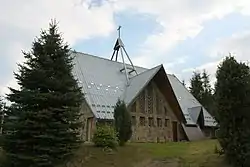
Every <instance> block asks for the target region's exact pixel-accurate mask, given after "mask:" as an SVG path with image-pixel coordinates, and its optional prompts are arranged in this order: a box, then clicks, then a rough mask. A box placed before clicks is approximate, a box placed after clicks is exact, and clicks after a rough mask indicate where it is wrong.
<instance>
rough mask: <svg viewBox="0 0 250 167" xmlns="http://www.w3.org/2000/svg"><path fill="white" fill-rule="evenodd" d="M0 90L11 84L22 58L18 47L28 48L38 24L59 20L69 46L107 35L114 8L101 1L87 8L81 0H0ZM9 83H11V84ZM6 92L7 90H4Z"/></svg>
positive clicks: (110, 29)
mask: <svg viewBox="0 0 250 167" xmlns="http://www.w3.org/2000/svg"><path fill="white" fill-rule="evenodd" d="M0 2H1V6H0V11H1V15H0V28H1V32H0V39H1V40H0V49H1V55H0V59H1V65H0V66H1V67H0V68H1V72H0V75H1V78H0V94H4V93H6V91H7V90H8V89H6V85H14V86H16V85H15V84H12V83H13V82H14V79H13V75H12V73H13V71H16V70H17V65H16V63H17V62H22V61H23V55H22V54H21V50H28V49H29V48H30V47H31V43H32V42H33V39H34V37H35V36H38V35H39V34H40V31H41V28H44V29H46V28H47V27H48V23H49V22H50V20H51V19H54V18H56V19H57V21H59V31H60V32H62V33H63V37H64V38H65V41H67V42H68V43H69V44H70V45H71V46H72V45H74V44H75V43H76V42H77V41H78V40H82V39H90V38H92V37H96V36H107V35H109V34H110V33H111V32H112V31H114V30H115V27H116V26H115V22H114V18H113V17H114V10H113V9H112V5H111V4H109V3H107V2H104V3H102V5H101V6H92V7H91V8H89V2H88V1H82V0H53V1H51V0H42V1H39V0H26V1H22V2H21V1H17V0H9V1H3V0H0ZM10 83H11V84H10ZM7 92H8V91H7Z"/></svg>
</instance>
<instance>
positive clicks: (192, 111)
mask: <svg viewBox="0 0 250 167" xmlns="http://www.w3.org/2000/svg"><path fill="white" fill-rule="evenodd" d="M168 78H169V81H170V83H171V85H172V88H173V90H174V93H175V96H176V97H177V99H178V102H179V105H180V107H181V109H182V112H183V114H184V116H185V119H186V121H187V124H190V125H192V124H196V121H197V119H198V116H199V114H200V112H203V115H204V124H205V126H216V125H217V123H216V122H215V119H214V118H213V117H212V116H211V115H210V114H209V113H208V111H207V110H206V109H205V108H204V107H203V106H202V105H201V104H200V103H199V102H198V100H197V99H196V98H195V97H194V96H193V95H192V94H191V93H190V92H189V91H188V90H187V88H186V87H185V86H183V84H182V83H181V82H180V80H179V79H178V78H177V77H176V76H175V75H170V74H169V75H168ZM201 108H202V110H201Z"/></svg>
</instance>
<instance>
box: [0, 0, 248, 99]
mask: <svg viewBox="0 0 250 167" xmlns="http://www.w3.org/2000/svg"><path fill="white" fill-rule="evenodd" d="M0 4H1V5H0V11H1V14H0V51H1V54H0V95H4V94H6V93H8V92H9V89H8V87H17V82H16V80H15V79H14V75H13V72H17V71H18V66H17V63H22V62H24V61H25V59H24V57H23V54H22V51H29V50H30V49H31V45H32V42H33V41H34V39H35V37H37V36H39V35H40V32H41V30H44V29H47V28H48V25H49V23H50V21H51V19H56V20H57V21H58V22H59V31H60V32H62V35H63V38H64V40H65V42H67V43H68V44H70V47H71V48H72V49H74V50H76V51H79V52H84V53H88V54H93V55H96V56H100V57H105V58H109V59H110V58H111V54H112V51H113V46H114V43H115V41H116V38H117V27H118V26H119V25H121V26H122V28H121V37H122V40H123V42H124V44H125V48H126V50H127V52H128V54H129V56H130V58H131V59H132V62H133V64H135V65H137V66H142V67H146V68H152V67H154V66H156V65H159V64H163V65H164V67H165V70H166V72H167V73H170V74H175V75H176V76H177V77H178V78H179V79H180V80H185V82H186V83H187V84H188V82H189V79H190V77H191V76H192V72H193V71H197V70H198V71H202V70H203V69H205V70H206V71H207V72H208V73H209V75H210V78H211V82H212V83H214V82H215V80H216V78H215V73H216V68H217V66H218V65H219V63H220V62H221V61H222V60H223V58H224V57H225V56H227V55H228V54H229V52H230V53H231V54H232V55H234V56H235V58H236V59H237V60H239V61H245V62H248V60H249V59H250V47H249V46H250V1H249V0H219V1H218V0H202V1H200V0H175V1H173V0H42V1H41V0H25V1H20V0H8V1H6V0H0Z"/></svg>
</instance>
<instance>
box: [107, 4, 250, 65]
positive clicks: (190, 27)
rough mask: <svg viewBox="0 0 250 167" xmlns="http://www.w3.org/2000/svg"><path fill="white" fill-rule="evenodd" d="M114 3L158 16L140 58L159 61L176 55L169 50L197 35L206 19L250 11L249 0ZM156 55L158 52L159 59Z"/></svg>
mask: <svg viewBox="0 0 250 167" xmlns="http://www.w3.org/2000/svg"><path fill="white" fill-rule="evenodd" d="M110 1H111V0H110ZM112 3H113V4H114V6H115V10H116V11H126V12H132V13H133V12H137V13H142V14H150V15H152V16H154V17H155V19H156V22H157V23H158V26H157V28H156V30H155V31H154V32H153V34H149V35H148V37H147V39H146V40H145V42H144V44H143V47H142V51H141V52H139V54H138V58H137V61H138V62H143V59H147V62H150V63H151V64H159V63H160V60H162V59H164V60H165V61H169V59H170V58H171V56H172V55H169V54H167V53H168V52H169V51H170V50H171V49H173V48H174V47H175V46H177V45H178V44H179V43H180V42H182V41H184V40H186V39H187V38H195V37H196V36H197V35H198V34H199V33H200V32H201V31H202V30H203V26H204V23H205V22H206V21H209V20H212V19H222V18H224V17H225V16H227V15H228V14H231V13H234V12H237V13H241V14H242V15H249V14H250V12H249V11H250V10H248V9H250V2H249V1H248V0H237V1H236V0H220V1H218V0H210V1H193V0H175V1H166V0H157V1H155V0H143V1H140V0H137V1H135V0H112ZM222 9H223V10H222ZM145 49H146V54H145V51H144V50H145ZM152 55H157V59H155V56H152ZM153 62H154V63H153Z"/></svg>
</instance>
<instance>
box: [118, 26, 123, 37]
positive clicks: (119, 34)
mask: <svg viewBox="0 0 250 167" xmlns="http://www.w3.org/2000/svg"><path fill="white" fill-rule="evenodd" d="M121 28H122V26H119V27H118V28H117V30H118V36H119V38H120V37H121Z"/></svg>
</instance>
